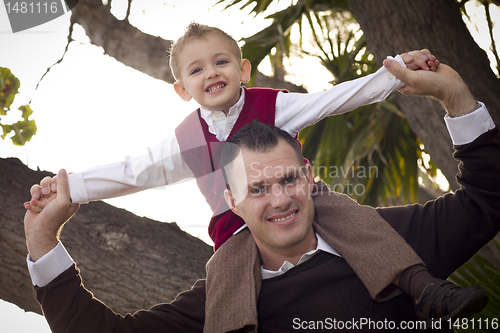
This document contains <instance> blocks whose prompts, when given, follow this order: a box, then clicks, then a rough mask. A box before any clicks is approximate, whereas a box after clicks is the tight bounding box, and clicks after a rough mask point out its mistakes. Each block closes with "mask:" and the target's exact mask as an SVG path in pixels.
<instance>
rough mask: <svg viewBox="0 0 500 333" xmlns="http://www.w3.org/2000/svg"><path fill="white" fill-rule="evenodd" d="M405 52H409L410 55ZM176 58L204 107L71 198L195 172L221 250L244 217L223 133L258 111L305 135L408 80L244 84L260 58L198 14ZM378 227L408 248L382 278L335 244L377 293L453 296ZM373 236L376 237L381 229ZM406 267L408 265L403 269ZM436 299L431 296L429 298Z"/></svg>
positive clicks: (50, 182)
mask: <svg viewBox="0 0 500 333" xmlns="http://www.w3.org/2000/svg"><path fill="white" fill-rule="evenodd" d="M421 57H423V58H424V59H425V60H421ZM397 60H398V61H400V62H401V58H400V57H397ZM403 60H404V61H405V62H406V64H407V66H408V67H409V68H410V69H414V70H416V69H426V70H433V69H435V67H436V66H437V65H438V64H439V62H438V61H437V60H436V59H435V57H433V56H431V55H430V53H429V52H428V51H427V50H423V51H420V52H412V53H409V54H404V55H403ZM170 65H171V67H172V72H173V74H174V76H175V77H176V79H177V82H175V83H174V89H175V91H176V93H177V94H178V95H179V96H180V97H181V98H182V99H183V100H185V101H189V100H190V99H191V98H194V99H195V100H196V101H197V102H198V103H199V104H200V108H199V109H198V110H197V111H195V112H193V113H191V114H190V115H189V116H188V117H187V118H186V119H185V120H184V121H183V122H182V123H181V124H180V125H179V126H178V127H177V129H176V131H175V135H173V136H170V137H167V138H165V139H164V140H163V142H162V143H161V144H160V145H159V146H157V147H155V148H153V149H151V150H149V152H148V153H147V154H145V155H142V156H137V157H132V158H127V159H126V160H125V161H124V162H121V163H116V164H110V165H105V166H100V167H96V168H93V169H89V170H86V171H84V172H82V173H76V174H73V175H70V177H69V184H70V192H71V198H72V201H73V202H74V203H85V202H88V201H91V200H99V199H105V198H111V197H117V196H122V195H126V194H130V193H134V192H137V191H140V190H143V189H146V188H152V187H156V186H161V185H167V184H173V183H175V182H177V181H179V180H181V179H185V178H189V177H193V176H194V177H196V180H197V183H198V186H199V188H200V190H201V191H202V193H203V194H204V196H205V197H206V199H207V202H208V203H209V204H210V206H211V208H212V210H213V212H214V216H213V218H212V220H211V222H210V226H209V233H210V236H211V238H212V239H213V241H214V244H215V250H217V249H218V248H219V247H220V246H221V245H222V244H223V243H224V242H225V241H226V240H227V239H228V238H229V237H230V236H231V235H232V234H233V233H234V232H235V231H236V230H237V229H239V228H240V227H241V226H242V225H243V224H244V222H243V220H242V219H240V218H239V217H238V216H236V215H235V214H233V213H232V212H231V211H230V210H229V208H228V206H227V204H226V202H225V200H224V197H223V192H224V190H225V182H224V179H223V177H222V173H221V172H220V166H219V154H220V150H221V146H222V144H220V142H224V141H226V140H227V139H228V137H230V136H231V135H232V134H233V133H235V132H237V131H238V130H239V129H240V128H242V127H243V126H244V125H246V124H248V123H249V122H251V121H253V120H255V119H256V120H259V121H260V122H263V123H266V124H271V125H276V126H278V127H280V128H282V129H284V130H285V131H286V132H288V133H289V134H291V135H292V136H294V137H295V136H297V134H298V132H299V131H300V130H301V129H302V128H304V127H306V126H308V125H311V124H314V123H316V122H318V121H319V120H321V119H323V118H325V117H327V116H330V115H333V114H340V113H343V112H347V111H350V110H353V109H355V108H357V107H359V106H362V105H365V104H369V103H374V102H377V101H380V100H383V99H385V98H386V97H387V96H388V95H389V94H390V93H391V92H392V91H393V90H394V89H398V88H400V87H401V83H400V82H399V81H398V80H396V79H395V78H394V77H393V76H392V75H390V74H389V72H387V71H386V70H385V69H384V68H381V69H380V70H379V71H378V72H376V73H374V74H371V75H368V76H366V77H363V78H360V79H357V80H354V81H350V82H346V83H343V84H339V85H337V86H335V87H333V88H331V89H330V90H328V91H325V92H319V93H316V94H294V93H285V92H284V91H278V90H274V89H255V88H254V89H246V88H242V87H241V82H248V81H249V79H250V70H251V66H250V63H249V61H248V60H246V59H242V56H241V51H240V48H239V47H238V45H237V43H236V41H235V40H234V39H232V38H231V37H230V36H229V35H227V34H226V33H225V32H223V31H221V30H220V29H217V28H212V27H208V26H204V25H200V24H196V23H193V24H191V25H189V26H188V28H187V29H186V33H185V34H184V36H182V37H181V38H180V39H179V40H178V41H177V42H175V43H174V45H173V47H172V49H171V58H170ZM55 182H56V179H55V178H53V179H50V178H46V179H44V180H42V182H41V187H40V186H34V187H32V191H31V192H32V200H31V202H29V203H26V205H25V206H26V208H27V209H31V210H34V211H37V210H39V209H43V206H44V204H43V200H42V202H40V201H39V199H40V198H41V197H43V196H48V195H49V194H50V192H51V191H53V192H55ZM40 189H42V190H40ZM377 228H378V229H379V231H381V233H382V234H384V237H385V238H388V239H390V240H391V244H393V245H392V246H393V248H394V252H395V253H398V254H405V255H403V256H399V257H398V259H396V258H393V259H391V258H389V260H392V261H395V263H393V262H392V261H391V264H390V265H389V267H391V269H386V267H381V268H380V270H381V272H380V275H378V273H377V279H372V278H370V277H369V275H370V274H372V273H373V272H369V273H366V272H364V273H363V272H362V271H363V267H362V264H358V261H357V260H355V259H354V257H353V260H352V261H350V260H351V259H350V258H351V256H350V253H349V252H351V251H352V250H351V248H345V249H344V248H341V245H339V244H335V245H333V244H331V245H333V246H334V247H335V249H336V250H337V251H338V252H339V253H340V254H341V255H342V256H344V258H346V260H347V261H348V262H349V264H351V266H353V268H354V270H355V271H356V273H358V275H359V276H360V278H362V276H363V274H364V275H366V276H368V277H367V278H366V279H363V278H362V280H363V282H364V283H365V285H366V286H367V288H368V289H369V291H370V294H371V295H372V297H373V298H374V299H380V300H381V299H384V298H383V297H379V294H380V292H381V291H382V289H384V288H385V287H386V286H388V285H389V284H390V283H391V282H394V283H397V284H398V285H399V286H400V287H401V288H402V289H403V291H404V292H406V293H409V294H410V295H411V296H412V297H413V298H415V299H420V300H422V297H421V295H423V294H424V290H426V292H425V295H430V294H434V293H436V292H437V299H439V300H440V302H441V301H444V302H446V301H448V298H447V296H446V292H447V290H446V289H445V288H440V289H439V290H433V289H432V287H429V288H427V286H428V285H429V280H430V279H431V278H432V276H430V275H429V273H428V272H427V270H426V269H425V267H424V266H423V263H422V262H421V260H420V259H419V258H418V256H417V255H416V254H415V253H414V251H413V250H412V249H411V248H410V247H409V246H408V245H407V244H406V243H405V242H404V240H403V239H402V238H401V237H399V235H398V234H397V233H396V232H395V231H394V230H393V229H392V228H390V227H389V225H388V224H387V223H385V221H381V222H380V223H378V224H377ZM333 232H335V231H333ZM359 232H360V231H359V230H352V234H353V235H359ZM368 232H369V230H368ZM343 237H346V238H345V239H344V240H345V242H346V243H348V242H350V240H351V239H350V235H347V236H343ZM365 240H366V238H365ZM370 242H373V237H372V239H371V240H370ZM375 244H377V242H376V241H375ZM380 244H382V243H380ZM384 246H385V245H384ZM380 247H382V245H380ZM360 250H361V249H360ZM352 252H358V251H352ZM365 252H366V251H365ZM371 256H372V257H374V258H373V262H376V260H377V259H378V258H377V257H378V256H380V254H379V253H378V252H377V253H373V255H371ZM400 258H404V260H401V259H400ZM360 262H362V261H360ZM356 265H358V266H360V267H359V269H358V268H355V267H356ZM403 271H404V272H405V273H403V274H401V272H403ZM375 280H377V281H375ZM398 280H399V281H398ZM398 282H399V283H398ZM410 282H411V283H410ZM410 286H411V288H410ZM427 299H429V300H430V301H429V302H430V303H428V302H427V303H426V302H425V301H426V300H427ZM432 302H433V297H424V302H420V303H418V304H417V307H419V308H421V309H420V310H422V308H423V307H424V304H431V303H432ZM429 307H430V306H429ZM455 310H456V309H455V308H453V309H451V311H448V312H446V311H445V312H446V313H444V314H436V313H434V312H435V311H434V308H433V309H432V310H431V309H429V310H426V311H424V315H425V316H428V317H436V316H439V317H442V316H445V317H446V316H447V315H449V314H450V313H452V312H453V311H455ZM421 312H422V311H421Z"/></svg>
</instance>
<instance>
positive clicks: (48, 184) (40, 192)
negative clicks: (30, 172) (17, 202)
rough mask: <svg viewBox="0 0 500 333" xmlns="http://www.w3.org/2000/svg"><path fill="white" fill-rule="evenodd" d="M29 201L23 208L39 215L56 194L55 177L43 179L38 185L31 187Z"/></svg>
mask: <svg viewBox="0 0 500 333" xmlns="http://www.w3.org/2000/svg"><path fill="white" fill-rule="evenodd" d="M30 192H31V200H30V201H28V202H25V203H24V208H26V209H27V210H30V211H32V212H33V213H40V212H41V211H42V209H43V208H45V206H46V205H47V204H48V203H49V202H50V201H51V200H52V199H53V196H54V194H55V193H57V176H54V177H48V176H47V177H45V178H44V179H42V181H41V182H40V184H35V185H33V186H31V189H30Z"/></svg>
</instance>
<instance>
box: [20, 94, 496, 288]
mask: <svg viewBox="0 0 500 333" xmlns="http://www.w3.org/2000/svg"><path fill="white" fill-rule="evenodd" d="M478 103H479V105H480V107H479V109H477V110H475V111H474V112H471V113H468V114H466V115H463V116H459V117H454V118H451V117H449V116H445V122H446V126H447V128H448V131H449V132H450V136H451V138H452V141H453V144H454V145H462V144H467V143H470V142H472V141H474V140H475V139H476V138H477V137H478V136H480V135H481V134H483V133H485V132H487V131H489V130H491V129H493V128H494V127H495V124H494V123H493V119H492V118H491V116H490V114H489V113H488V110H487V109H486V107H485V106H484V104H483V103H481V102H478ZM245 227H246V225H244V226H243V227H242V228H245ZM242 228H240V229H238V230H237V231H236V232H238V231H239V230H241V229H242ZM318 236H319V235H318ZM320 238H321V237H318V248H317V249H316V250H313V252H314V253H316V252H317V251H319V250H323V251H327V252H330V253H333V254H336V251H335V250H334V249H333V248H331V247H330V246H329V245H328V244H327V245H328V247H324V246H323V245H321V246H320ZM322 243H323V242H322ZM325 249H326V250H325ZM337 255H338V254H337ZM304 256H305V257H304V260H302V259H301V260H302V262H304V261H305V260H307V259H308V258H310V257H311V256H312V254H311V253H309V254H307V253H306V254H305V255H304ZM27 262H28V270H29V273H30V275H31V280H32V282H33V285H35V286H39V287H43V286H45V285H47V284H48V283H49V282H50V281H52V280H53V279H55V278H56V277H57V276H59V275H60V274H61V273H62V272H64V271H65V270H66V269H68V268H69V267H70V266H71V265H73V259H71V257H70V256H69V254H68V253H67V252H66V250H65V248H64V246H63V245H62V243H61V242H59V243H58V245H57V246H56V247H55V248H54V249H52V250H51V251H50V252H48V253H47V254H45V255H44V256H43V257H42V258H40V259H39V260H37V261H36V262H33V261H32V260H31V257H30V255H29V254H28V257H27ZM299 263H300V262H299ZM283 265H284V266H282V267H281V268H280V270H281V273H280V272H278V273H276V272H274V273H273V272H270V271H266V272H264V271H262V276H263V277H264V276H266V277H273V276H277V275H279V274H283V273H284V272H285V271H286V270H288V269H290V268H291V267H289V265H287V264H285V263H284V264H283Z"/></svg>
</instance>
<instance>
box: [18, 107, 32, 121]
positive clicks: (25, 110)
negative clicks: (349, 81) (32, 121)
mask: <svg viewBox="0 0 500 333" xmlns="http://www.w3.org/2000/svg"><path fill="white" fill-rule="evenodd" d="M19 110H20V111H22V113H23V114H22V117H23V119H24V120H28V118H29V116H31V115H32V114H33V110H31V107H30V106H29V105H22V106H20V107H19Z"/></svg>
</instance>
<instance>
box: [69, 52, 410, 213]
mask: <svg viewBox="0 0 500 333" xmlns="http://www.w3.org/2000/svg"><path fill="white" fill-rule="evenodd" d="M390 58H392V57H390ZM394 59H395V60H397V61H398V62H399V63H400V64H401V65H404V61H403V60H402V59H401V57H400V56H397V57H396V58H394ZM402 86H403V83H402V82H401V81H399V80H398V79H396V78H395V77H394V76H393V75H392V74H390V73H389V72H388V71H387V69H385V68H384V67H383V66H382V67H381V68H380V69H379V70H378V71H377V72H376V73H373V74H370V75H367V76H364V77H362V78H359V79H356V80H352V81H347V82H343V83H341V84H338V85H336V86H334V87H332V88H330V89H328V90H325V91H320V92H317V93H311V94H302V93H283V92H279V93H278V95H277V98H276V114H275V125H276V126H277V127H279V128H281V129H283V130H285V131H286V132H288V133H289V134H290V135H292V136H296V135H297V133H298V132H299V131H300V130H301V129H303V128H305V127H307V126H309V125H312V124H315V123H317V122H318V121H320V120H321V119H323V118H325V117H328V116H331V115H334V114H341V113H345V112H347V111H351V110H354V109H356V108H358V107H360V106H363V105H367V104H371V103H375V102H379V101H382V100H384V99H385V98H387V96H389V94H390V93H391V92H393V91H394V90H395V89H398V88H401V87H402ZM244 103H245V93H244V90H243V89H241V95H240V99H239V100H238V102H237V103H236V104H235V105H233V106H232V107H231V108H230V109H229V112H228V114H227V116H226V115H225V114H224V113H223V112H221V111H213V110H207V109H204V108H201V109H200V113H201V117H202V119H203V120H204V121H205V122H206V123H207V124H208V128H209V131H210V132H211V133H212V134H214V135H215V136H216V137H217V139H218V140H219V141H226V139H227V137H228V136H229V134H230V133H231V130H232V129H233V126H234V124H235V123H236V120H237V119H238V116H239V115H240V112H241V110H242V108H243V105H244ZM191 177H194V175H193V173H192V172H191V170H190V169H189V167H188V165H187V164H186V163H185V161H184V159H183V158H182V155H181V149H180V147H179V143H178V142H177V138H176V136H175V134H172V135H170V136H168V137H166V138H165V139H163V140H162V142H161V143H160V144H159V145H157V146H156V147H153V148H147V151H146V152H145V153H144V154H142V155H140V156H133V157H126V158H125V160H123V161H121V162H118V163H112V164H107V165H102V166H98V167H94V168H91V169H88V170H85V171H83V172H80V173H75V174H71V175H69V188H70V193H71V200H72V201H73V202H74V203H87V202H89V201H93V200H101V199H109V198H114V197H119V196H123V195H127V194H131V193H135V192H138V191H141V190H144V189H147V188H154V187H158V186H164V185H167V184H174V183H176V182H178V181H180V180H183V179H186V178H191Z"/></svg>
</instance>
